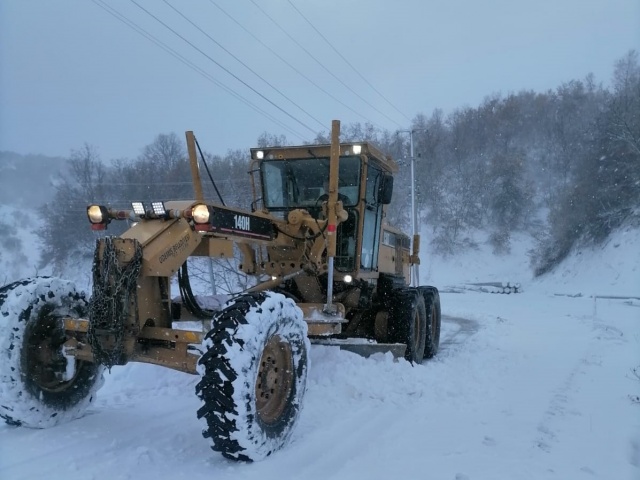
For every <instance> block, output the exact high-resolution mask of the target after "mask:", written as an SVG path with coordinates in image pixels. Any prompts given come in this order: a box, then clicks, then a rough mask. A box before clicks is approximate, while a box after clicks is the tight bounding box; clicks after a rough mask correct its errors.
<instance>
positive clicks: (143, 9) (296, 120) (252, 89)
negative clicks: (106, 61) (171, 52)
mask: <svg viewBox="0 0 640 480" xmlns="http://www.w3.org/2000/svg"><path fill="white" fill-rule="evenodd" d="M130 2H131V3H133V4H134V5H135V6H137V7H138V8H139V9H140V10H142V11H143V12H145V13H146V14H147V15H149V16H150V17H151V18H153V19H154V20H155V21H157V22H158V23H160V24H161V25H162V26H163V27H165V28H166V29H167V30H169V31H170V32H171V33H173V34H174V35H176V36H177V37H178V38H180V39H181V40H182V41H184V42H186V43H187V44H189V45H190V46H191V47H192V48H194V49H195V50H197V51H198V52H199V53H200V54H201V55H203V56H204V57H206V58H207V59H208V60H210V61H211V62H213V63H214V64H216V65H217V66H218V67H220V68H221V69H222V70H224V71H225V72H227V74H229V75H231V76H232V77H233V78H235V79H236V80H237V81H239V82H240V83H242V84H243V85H244V86H245V87H247V88H248V89H249V90H251V91H252V92H254V93H255V94H256V95H258V96H259V97H260V98H262V99H263V100H265V101H266V102H268V103H270V104H271V105H272V106H274V107H275V108H277V109H278V110H280V111H281V112H282V113H284V114H285V115H286V116H287V117H289V118H291V119H292V120H293V121H295V122H296V123H299V124H300V125H302V126H303V127H304V128H306V129H307V130H309V131H310V132H311V133H313V134H314V135H315V134H316V133H317V132H316V131H315V130H313V129H312V128H311V127H310V126H309V125H307V124H306V123H304V122H302V121H301V120H300V119H298V118H296V117H294V116H293V115H291V114H290V113H289V112H287V111H286V110H285V109H283V108H282V107H280V106H279V105H278V104H276V103H275V102H273V101H272V100H270V99H269V98H267V97H266V96H265V95H263V94H262V93H260V92H259V91H258V90H256V89H255V88H253V87H252V86H251V85H249V84H248V83H247V82H245V81H244V80H242V79H241V78H240V77H238V76H237V75H236V74H235V73H233V72H231V71H230V70H229V69H227V68H226V67H224V66H223V65H221V64H220V63H219V62H217V61H216V60H215V59H213V58H212V57H211V56H210V55H207V54H206V53H205V52H203V51H202V50H201V49H200V48H198V47H197V46H195V45H194V44H193V43H191V42H190V41H189V40H187V39H186V38H185V37H183V36H182V35H180V34H179V33H178V32H176V31H175V30H174V29H173V28H171V27H170V26H169V25H167V24H166V23H164V22H163V21H162V20H160V19H159V18H158V17H156V16H155V15H154V14H153V13H151V12H150V11H149V10H147V9H146V8H144V7H143V6H142V5H140V4H139V3H138V2H136V0H130Z"/></svg>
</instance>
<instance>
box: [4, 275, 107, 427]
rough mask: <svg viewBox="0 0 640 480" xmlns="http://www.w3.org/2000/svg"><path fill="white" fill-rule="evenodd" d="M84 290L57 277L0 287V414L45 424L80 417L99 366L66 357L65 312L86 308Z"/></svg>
mask: <svg viewBox="0 0 640 480" xmlns="http://www.w3.org/2000/svg"><path fill="white" fill-rule="evenodd" d="M86 307H87V302H86V300H85V298H84V293H79V292H77V291H76V289H75V285H74V284H73V283H71V282H67V281H65V280H60V279H58V278H49V277H39V278H32V279H27V280H23V281H19V282H14V283H11V284H9V285H5V286H4V287H2V288H0V352H1V354H2V356H3V359H2V361H0V418H3V419H4V420H5V422H7V423H9V424H11V425H23V426H25V427H32V428H47V427H51V426H54V425H57V424H59V423H63V422H66V421H69V420H73V419H75V418H78V417H80V416H82V415H83V414H84V412H85V410H86V409H87V408H88V406H89V405H90V403H91V402H92V401H93V399H94V397H95V393H96V392H97V390H98V389H99V388H100V387H101V386H102V384H103V376H102V373H103V370H104V369H103V367H101V366H99V365H95V364H93V363H91V362H82V361H76V360H75V358H74V357H71V356H65V355H64V353H63V351H62V344H63V343H64V342H65V341H66V340H67V339H66V337H65V334H64V327H63V320H62V318H63V317H65V316H69V317H78V316H83V315H84V314H85V312H86Z"/></svg>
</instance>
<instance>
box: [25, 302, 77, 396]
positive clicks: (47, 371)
mask: <svg viewBox="0 0 640 480" xmlns="http://www.w3.org/2000/svg"><path fill="white" fill-rule="evenodd" d="M58 320H59V319H58V318H57V317H56V316H54V315H49V314H46V313H44V314H41V315H40V317H39V318H38V321H37V322H36V323H35V325H33V327H32V328H31V331H30V332H29V334H28V336H27V339H26V347H27V348H26V350H27V351H26V369H25V371H26V372H27V375H28V378H30V379H31V380H32V381H33V382H34V383H35V384H36V385H38V387H39V388H41V389H42V390H45V391H47V392H61V391H64V390H66V389H67V388H69V386H70V385H72V384H73V381H74V380H75V378H76V377H77V376H78V372H79V369H78V368H77V366H76V368H75V369H74V373H73V377H72V378H71V379H67V380H63V378H64V375H65V374H66V365H67V360H66V359H65V358H64V356H63V355H62V353H61V348H62V344H63V343H64V341H65V337H64V333H63V332H62V331H61V330H60V328H59V325H58Z"/></svg>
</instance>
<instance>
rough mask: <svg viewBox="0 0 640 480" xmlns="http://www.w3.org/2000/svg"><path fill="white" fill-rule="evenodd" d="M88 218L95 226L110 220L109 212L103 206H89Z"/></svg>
mask: <svg viewBox="0 0 640 480" xmlns="http://www.w3.org/2000/svg"><path fill="white" fill-rule="evenodd" d="M87 216H88V217H89V221H90V222H91V223H93V224H98V223H105V222H106V220H107V219H108V218H109V212H108V211H107V209H106V208H105V207H103V206H102V205H89V206H88V207H87Z"/></svg>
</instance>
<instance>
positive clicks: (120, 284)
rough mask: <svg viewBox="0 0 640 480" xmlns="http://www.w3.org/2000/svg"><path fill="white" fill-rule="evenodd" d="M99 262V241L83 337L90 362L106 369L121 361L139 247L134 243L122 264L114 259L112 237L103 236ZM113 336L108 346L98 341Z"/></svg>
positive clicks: (139, 260)
mask: <svg viewBox="0 0 640 480" xmlns="http://www.w3.org/2000/svg"><path fill="white" fill-rule="evenodd" d="M102 241H103V242H104V249H103V253H102V261H100V259H99V256H98V252H99V250H100V249H99V248H98V246H99V242H100V240H98V243H97V245H96V250H95V256H94V259H93V294H92V297H91V304H90V306H89V330H88V332H87V339H88V341H89V345H91V351H92V353H93V358H94V361H95V362H97V363H100V364H102V365H104V366H106V367H107V368H108V369H109V370H111V367H112V366H113V365H117V364H118V363H120V361H121V357H122V350H123V339H124V331H125V320H126V319H127V317H128V315H129V300H130V297H131V295H133V296H134V298H135V289H136V284H137V280H138V274H139V273H140V266H141V265H142V248H141V247H140V244H139V243H138V242H135V253H134V255H133V258H132V259H131V261H130V262H129V263H127V264H126V265H125V266H124V267H121V266H120V264H119V262H118V251H117V249H116V248H115V245H114V244H113V237H105V238H104V239H103V240H102ZM109 335H111V336H113V337H114V338H115V341H114V342H113V346H112V347H107V346H105V345H104V344H103V343H102V338H105V337H106V336H109Z"/></svg>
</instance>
